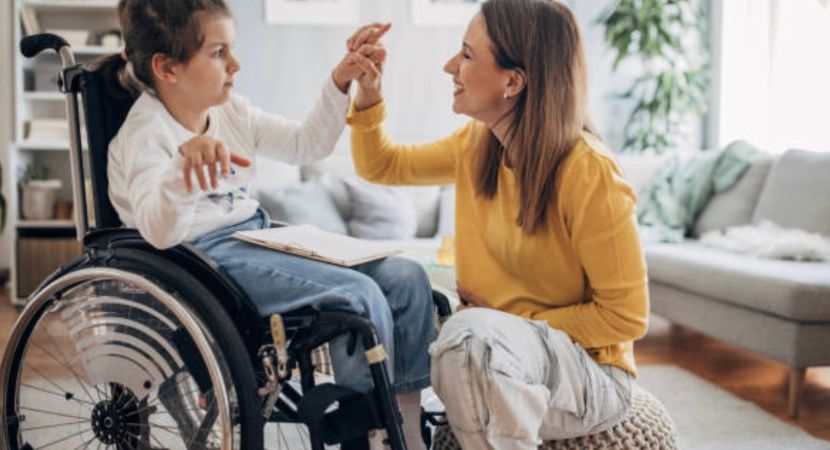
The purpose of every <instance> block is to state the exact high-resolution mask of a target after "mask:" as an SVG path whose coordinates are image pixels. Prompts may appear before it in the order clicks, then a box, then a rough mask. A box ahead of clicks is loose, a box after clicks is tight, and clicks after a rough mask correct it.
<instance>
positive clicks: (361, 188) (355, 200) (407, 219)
mask: <svg viewBox="0 0 830 450" xmlns="http://www.w3.org/2000/svg"><path fill="white" fill-rule="evenodd" d="M344 181H345V184H346V189H347V190H348V191H349V198H351V201H352V217H351V218H350V219H349V221H348V222H347V224H348V227H349V234H350V235H352V236H356V237H359V238H365V239H410V238H414V237H415V230H416V229H417V225H418V223H417V220H416V215H415V205H414V204H413V202H412V200H411V199H410V198H409V197H408V196H407V195H406V194H404V193H403V192H401V191H400V190H396V189H393V188H390V187H388V186H380V185H377V184H370V183H367V182H366V181H363V180H361V179H359V178H357V177H354V178H347V179H346V180H344Z"/></svg>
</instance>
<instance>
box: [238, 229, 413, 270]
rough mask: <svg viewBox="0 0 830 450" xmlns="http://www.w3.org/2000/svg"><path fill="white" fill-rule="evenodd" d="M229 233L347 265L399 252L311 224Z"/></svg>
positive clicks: (321, 259)
mask: <svg viewBox="0 0 830 450" xmlns="http://www.w3.org/2000/svg"><path fill="white" fill-rule="evenodd" d="M233 237H235V238H237V239H241V240H243V241H246V242H250V243H252V244H256V245H260V246H263V247H267V248H270V249H273V250H278V251H281V252H286V253H291V254H292V255H297V256H302V257H304V258H309V259H315V260H318V261H323V262H327V263H331V264H337V265H339V266H345V267H351V266H356V265H358V264H363V263H366V262H369V261H374V260H376V259H382V258H385V257H387V256H392V255H395V254H398V253H400V252H401V250H400V249H398V248H396V247H393V246H390V245H389V244H388V243H382V242H377V241H369V240H366V239H358V238H355V237H351V236H344V235H342V234H337V233H331V232H329V231H324V230H321V229H319V228H317V227H315V226H314V225H289V226H284V227H279V228H265V229H262V230H253V231H238V232H236V233H234V234H233Z"/></svg>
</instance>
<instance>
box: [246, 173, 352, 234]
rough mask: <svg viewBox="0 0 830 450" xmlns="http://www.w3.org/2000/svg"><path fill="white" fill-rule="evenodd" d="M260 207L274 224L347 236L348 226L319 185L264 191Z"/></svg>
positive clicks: (260, 197) (313, 182)
mask: <svg viewBox="0 0 830 450" xmlns="http://www.w3.org/2000/svg"><path fill="white" fill-rule="evenodd" d="M259 203H260V205H261V206H262V208H263V209H265V211H267V212H268V215H269V216H271V218H272V219H274V220H280V221H283V222H288V223H292V224H311V225H315V226H317V227H318V228H320V229H323V230H327V231H331V232H333V233H339V234H346V223H345V222H344V221H343V219H342V218H340V214H338V212H337V206H335V204H334V201H333V200H332V198H331V196H330V195H329V193H328V190H327V189H326V187H325V186H323V185H322V184H321V183H319V182H317V181H311V182H307V183H301V184H296V185H293V186H289V187H287V188H283V189H277V190H271V191H260V192H259Z"/></svg>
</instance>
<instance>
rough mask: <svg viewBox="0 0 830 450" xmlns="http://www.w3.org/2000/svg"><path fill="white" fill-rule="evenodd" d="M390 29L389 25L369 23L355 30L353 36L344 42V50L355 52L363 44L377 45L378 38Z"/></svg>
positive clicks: (390, 25)
mask: <svg viewBox="0 0 830 450" xmlns="http://www.w3.org/2000/svg"><path fill="white" fill-rule="evenodd" d="M390 28H392V24H391V23H379V22H375V23H370V24H369V25H364V26H362V27H360V28H358V29H357V31H355V32H354V34H352V35H351V37H349V39H348V40H346V49H347V50H348V51H349V52H353V51H356V50H357V49H359V48H360V47H361V46H362V45H364V44H377V43H378V42H379V41H380V38H382V37H383V35H384V34H386V32H387V31H389V29H390Z"/></svg>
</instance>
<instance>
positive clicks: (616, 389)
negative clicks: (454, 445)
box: [430, 308, 633, 450]
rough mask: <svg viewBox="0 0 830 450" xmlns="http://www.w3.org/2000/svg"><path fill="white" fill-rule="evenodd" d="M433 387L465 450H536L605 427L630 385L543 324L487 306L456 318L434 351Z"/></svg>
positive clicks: (621, 407) (623, 409) (624, 406)
mask: <svg viewBox="0 0 830 450" xmlns="http://www.w3.org/2000/svg"><path fill="white" fill-rule="evenodd" d="M430 354H431V355H432V368H431V371H432V386H433V389H434V390H435V393H436V394H437V395H438V397H439V398H440V399H441V401H442V402H443V403H444V406H445V407H446V410H447V419H448V420H449V423H450V426H451V427H452V430H453V433H454V434H455V436H456V438H457V439H458V441H459V443H460V444H461V446H462V448H464V449H469V450H488V449H492V450H521V449H536V448H537V447H538V446H539V445H540V444H541V443H542V440H550V439H564V438H572V437H576V436H584V435H588V434H593V433H597V432H600V431H602V430H605V429H608V428H610V427H612V426H613V425H615V424H616V423H618V422H619V421H621V420H622V418H623V417H625V414H626V413H627V412H628V410H629V408H630V406H631V392H632V383H633V380H632V378H631V376H630V375H629V374H628V373H627V372H625V371H624V370H622V369H619V368H617V367H614V366H609V365H601V364H597V363H596V362H594V360H593V359H592V358H591V357H590V356H589V355H588V354H587V353H586V352H585V350H583V349H582V348H581V347H580V346H579V345H578V344H576V343H574V342H572V341H571V339H570V338H569V337H568V335H567V334H565V333H564V332H562V331H560V330H556V329H554V328H551V327H549V326H548V325H547V323H545V322H541V321H531V320H526V319H523V318H521V317H519V316H516V315H513V314H508V313H505V312H501V311H497V310H494V309H489V308H468V309H464V310H462V311H459V312H458V313H456V314H454V315H453V316H452V317H451V318H450V319H449V320H448V321H447V322H446V323H445V324H444V326H443V327H442V329H441V333H440V334H439V336H438V339H437V340H436V341H435V342H434V343H433V344H432V346H431V347H430Z"/></svg>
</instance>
